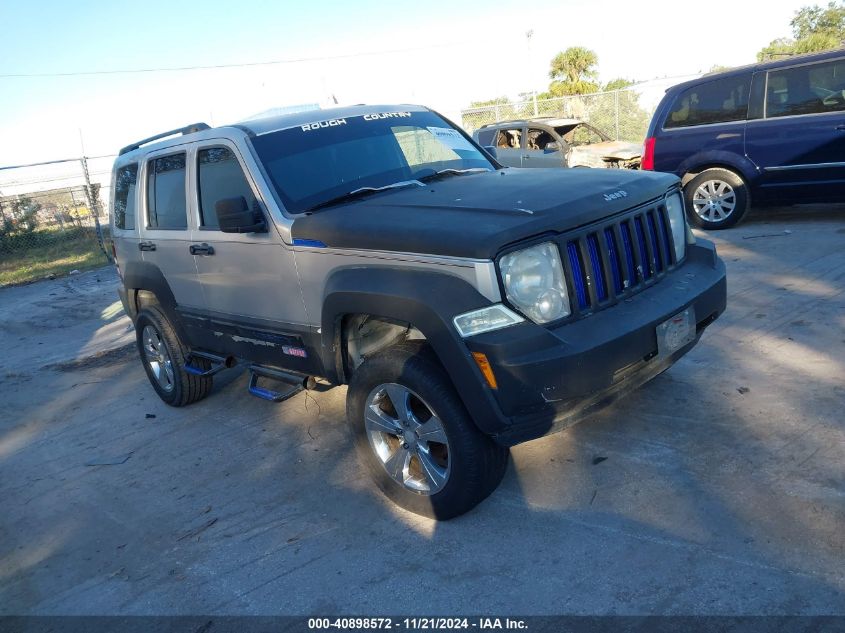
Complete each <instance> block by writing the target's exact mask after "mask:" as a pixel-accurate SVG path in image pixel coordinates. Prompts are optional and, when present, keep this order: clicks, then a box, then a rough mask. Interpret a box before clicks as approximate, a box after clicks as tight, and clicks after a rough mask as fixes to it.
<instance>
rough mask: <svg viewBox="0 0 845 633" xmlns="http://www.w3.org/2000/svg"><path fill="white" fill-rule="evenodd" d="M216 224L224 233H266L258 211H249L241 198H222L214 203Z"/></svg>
mask: <svg viewBox="0 0 845 633" xmlns="http://www.w3.org/2000/svg"><path fill="white" fill-rule="evenodd" d="M214 212H215V213H217V223H218V224H219V226H220V230H221V231H223V232H224V233H266V232H267V224H266V223H265V222H264V218H263V217H262V216H261V212H260V211H253V210H250V208H249V206H247V203H246V199H245V198H244V197H243V196H238V197H237V198H223V199H222V200H218V201H217V202H215V203H214Z"/></svg>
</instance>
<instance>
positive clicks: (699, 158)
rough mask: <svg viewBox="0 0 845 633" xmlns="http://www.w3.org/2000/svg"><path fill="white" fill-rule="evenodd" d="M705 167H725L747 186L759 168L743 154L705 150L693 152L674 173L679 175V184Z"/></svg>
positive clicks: (683, 184) (691, 177) (685, 181)
mask: <svg viewBox="0 0 845 633" xmlns="http://www.w3.org/2000/svg"><path fill="white" fill-rule="evenodd" d="M707 169H726V170H727V171H731V172H733V173H735V174H736V175H737V176H739V177H740V178H741V179H742V180H743V181H744V182H745V184H746V185H747V186H749V187H750V186H752V185H753V184H754V182H756V180H757V178H758V177H759V169H758V168H757V166H756V165H755V164H754V163H752V162H751V161H750V160H748V159H747V158H745V157H744V156H739V155H737V154H734V153H732V152H720V151H706V152H700V153H698V154H694V155H693V156H690V157H689V158H687V159H686V160H685V161H684V162H682V163H681V164H680V166H679V167H678V170H677V172H676V173H678V174H679V175H680V176H681V186H684V187H685V186H686V185H687V183H688V182H689V181H690V180H692V179H693V178H695V177H696V176H697V175H698V174H700V173H701V172H703V171H706V170H707Z"/></svg>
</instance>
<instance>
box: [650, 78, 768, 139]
mask: <svg viewBox="0 0 845 633" xmlns="http://www.w3.org/2000/svg"><path fill="white" fill-rule="evenodd" d="M750 87H751V75H750V74H749V75H738V76H735V77H725V78H724V79H716V80H714V81H708V82H707V83H704V84H697V85H695V86H692V87H691V88H687V89H686V90H685V91H684V92H682V93H681V94H679V95H678V97H677V98H676V99H675V103H674V104H673V106H672V111H671V112H670V113H669V116H668V117H666V122H665V123H664V127H665V128H667V129H668V128H676V127H687V126H690V125H705V124H707V123H725V122H728V121H742V120H744V119H745V117H746V115H747V114H748V90H749V88H750Z"/></svg>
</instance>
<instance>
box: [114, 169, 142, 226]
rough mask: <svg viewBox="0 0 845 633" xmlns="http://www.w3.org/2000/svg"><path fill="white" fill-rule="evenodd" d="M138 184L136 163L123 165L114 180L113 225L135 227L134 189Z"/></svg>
mask: <svg viewBox="0 0 845 633" xmlns="http://www.w3.org/2000/svg"><path fill="white" fill-rule="evenodd" d="M137 184H138V163H132V164H131V165H124V166H123V167H121V168H120V169H118V170H117V176H116V177H115V180H114V226H115V228H117V229H128V230H132V229H134V228H135V190H136V189H137Z"/></svg>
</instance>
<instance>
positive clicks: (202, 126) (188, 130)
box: [118, 123, 211, 156]
mask: <svg viewBox="0 0 845 633" xmlns="http://www.w3.org/2000/svg"><path fill="white" fill-rule="evenodd" d="M210 129H211V126H209V125H208V123H192V124H191V125H186V126H185V127H180V128H177V129H175V130H170V131H169V132H162V133H161V134H156V135H155V136H151V137H149V138H145V139H144V140H142V141H138V142H137V143H132V145H127V146H126V147H124V148H123V149H121V150H120V152H118V156H123V155H124V154H127V153H128V152H132V151H134V150H136V149H138V148H139V147H141V146H142V145H146V144H147V143H152V142H153V141H157V140H158V139H160V138H165V137H167V136H175V135H176V134H182V135H185V134H193V133H194V132H202V131H203V130H210Z"/></svg>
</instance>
